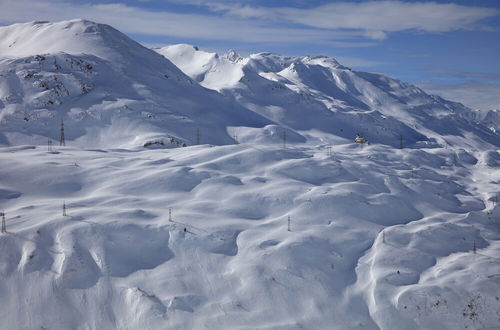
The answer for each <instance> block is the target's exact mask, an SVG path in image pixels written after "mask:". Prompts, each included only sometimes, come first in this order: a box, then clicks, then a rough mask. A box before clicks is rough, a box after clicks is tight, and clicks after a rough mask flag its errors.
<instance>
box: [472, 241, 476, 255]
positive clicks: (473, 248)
mask: <svg viewBox="0 0 500 330" xmlns="http://www.w3.org/2000/svg"><path fill="white" fill-rule="evenodd" d="M472 250H473V251H474V254H476V252H477V249H476V240H474V245H473V247H472Z"/></svg>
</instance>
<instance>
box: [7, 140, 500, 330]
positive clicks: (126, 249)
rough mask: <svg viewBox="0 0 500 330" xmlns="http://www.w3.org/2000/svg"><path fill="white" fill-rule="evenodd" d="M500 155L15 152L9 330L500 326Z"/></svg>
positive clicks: (305, 150) (383, 149)
mask: <svg viewBox="0 0 500 330" xmlns="http://www.w3.org/2000/svg"><path fill="white" fill-rule="evenodd" d="M499 160H500V158H499V154H498V152H495V151H477V152H470V151H469V152H468V151H465V150H460V149H455V150H453V149H451V148H448V149H445V148H434V149H421V150H418V149H403V150H398V149H394V148H392V147H389V146H383V145H371V146H361V145H355V144H353V143H346V144H340V143H338V144H336V145H334V146H333V148H332V150H331V153H330V152H329V151H328V149H327V145H320V146H316V147H305V146H303V145H300V146H293V145H292V146H288V147H287V148H286V149H283V148H282V147H276V146H272V145H268V144H267V145H266V144H262V145H259V146H258V147H256V146H255V145H254V144H238V145H227V146H215V147H209V146H192V147H187V148H179V149H169V150H143V149H135V150H105V149H100V150H95V149H94V150H88V149H79V148H74V147H57V148H55V150H54V152H46V148H45V147H40V146H39V147H30V146H22V147H9V148H2V149H0V210H5V212H6V218H7V233H6V234H0V277H1V279H2V280H1V281H0V296H1V297H2V301H3V302H2V308H1V309H0V317H1V318H2V327H4V328H6V329H17V328H23V329H41V328H46V329H115V328H126V329H248V328H250V329H255V328H259V329H332V328H340V329H436V328H439V329H464V328H472V329H482V328H485V329H488V328H490V327H495V326H497V325H498V324H499V322H500V318H499V315H500V300H499V299H500V296H499V293H500V282H499V277H500V263H499V262H498V256H499V255H500V235H499V231H498V220H499V219H500V206H499V204H498V203H496V202H495V201H496V199H495V198H496V197H495V194H497V193H498V183H499V180H500V171H499V166H500V162H499ZM63 201H65V205H66V213H67V215H66V216H63V215H62V207H63ZM169 208H171V209H172V213H171V220H172V221H169V217H170V215H169ZM289 216H290V227H289V228H288V221H287V220H288V217H289Z"/></svg>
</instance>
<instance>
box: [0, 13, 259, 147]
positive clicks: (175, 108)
mask: <svg viewBox="0 0 500 330" xmlns="http://www.w3.org/2000/svg"><path fill="white" fill-rule="evenodd" d="M0 77H1V81H0V110H1V111H2V112H1V117H0V121H1V122H0V132H1V135H0V143H3V144H19V143H27V142H29V143H34V144H45V143H47V138H46V137H51V138H52V139H56V140H58V139H59V125H60V121H61V119H63V120H64V121H65V124H66V139H67V140H75V139H76V140H77V141H76V142H75V143H77V144H79V145H85V146H91V145H92V146H97V147H99V146H108V147H109V146H116V147H130V146H138V145H142V144H144V142H147V141H148V140H154V139H161V138H166V137H168V136H173V137H175V138H176V139H177V140H180V141H185V142H186V143H187V144H189V145H191V144H194V143H195V142H196V140H197V132H198V130H199V131H200V136H201V141H202V142H203V143H213V144H225V143H233V140H232V138H231V137H230V135H228V132H227V131H226V127H228V126H258V127H259V126H263V125H265V124H269V121H268V120H265V119H264V118H262V117H260V116H259V115H257V114H255V113H254V112H252V111H249V110H247V109H245V108H243V107H241V106H239V105H237V104H235V103H234V102H231V101H230V100H227V99H226V98H224V97H223V96H221V95H220V94H219V93H216V92H213V91H210V90H207V89H205V88H203V87H201V86H199V85H198V84H197V83H196V82H193V81H192V80H191V79H190V78H189V77H187V76H186V75H184V74H183V73H182V72H181V71H180V70H179V69H178V68H177V67H176V66H175V65H173V64H172V63H171V62H170V61H168V60H166V59H165V58H164V57H162V56H160V55H158V54H157V53H155V52H153V51H151V50H149V49H147V48H145V47H143V46H141V45H140V44H138V43H136V42H135V41H133V40H131V39H130V38H128V37H127V36H125V35H124V34H122V33H121V32H119V31H117V30H115V29H113V28H112V27H110V26H107V25H103V24H96V23H93V22H89V21H84V20H72V21H64V22H59V23H48V22H34V23H25V24H15V25H11V26H7V27H1V28H0ZM42 137H45V138H42Z"/></svg>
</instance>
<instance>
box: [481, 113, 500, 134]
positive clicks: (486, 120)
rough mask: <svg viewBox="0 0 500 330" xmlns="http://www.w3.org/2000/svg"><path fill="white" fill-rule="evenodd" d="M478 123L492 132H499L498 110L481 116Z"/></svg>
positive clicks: (499, 119)
mask: <svg viewBox="0 0 500 330" xmlns="http://www.w3.org/2000/svg"><path fill="white" fill-rule="evenodd" d="M480 121H481V122H482V123H483V124H484V125H485V126H487V127H489V128H490V129H491V130H492V131H493V132H499V131H500V110H499V109H494V110H488V111H486V112H485V114H484V115H483V116H481V118H480Z"/></svg>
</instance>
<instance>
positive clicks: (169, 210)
mask: <svg viewBox="0 0 500 330" xmlns="http://www.w3.org/2000/svg"><path fill="white" fill-rule="evenodd" d="M168 221H169V222H173V221H174V220H172V209H171V208H169V209H168Z"/></svg>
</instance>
